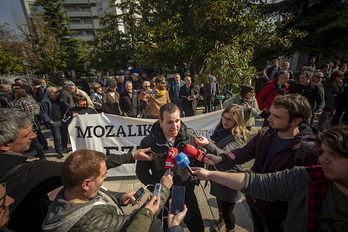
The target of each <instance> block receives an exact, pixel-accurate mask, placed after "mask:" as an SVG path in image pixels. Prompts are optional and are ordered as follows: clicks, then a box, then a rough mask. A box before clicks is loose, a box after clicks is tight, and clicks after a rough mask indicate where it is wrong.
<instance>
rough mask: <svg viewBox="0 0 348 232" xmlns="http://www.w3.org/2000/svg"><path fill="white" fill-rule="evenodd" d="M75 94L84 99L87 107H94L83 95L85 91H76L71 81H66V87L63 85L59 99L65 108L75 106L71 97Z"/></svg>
mask: <svg viewBox="0 0 348 232" xmlns="http://www.w3.org/2000/svg"><path fill="white" fill-rule="evenodd" d="M76 94H79V95H82V96H84V97H86V99H87V102H88V105H89V106H91V107H94V105H93V102H92V100H91V98H90V97H89V96H88V95H87V94H86V93H85V91H83V90H81V89H78V88H77V87H76V85H75V83H73V82H72V81H68V82H67V83H66V85H64V87H63V89H62V91H61V94H60V97H61V98H62V99H63V101H64V102H65V104H66V105H67V107H72V106H74V105H75V103H74V99H73V97H74V95H76Z"/></svg>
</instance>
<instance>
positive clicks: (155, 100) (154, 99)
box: [139, 91, 170, 118]
mask: <svg viewBox="0 0 348 232" xmlns="http://www.w3.org/2000/svg"><path fill="white" fill-rule="evenodd" d="M144 99H148V100H149V102H150V111H151V117H152V118H158V115H159V109H160V108H161V106H163V105H164V104H167V103H170V97H169V93H168V91H166V92H165V94H163V95H158V94H157V95H154V94H144V92H141V93H140V94H139V100H144Z"/></svg>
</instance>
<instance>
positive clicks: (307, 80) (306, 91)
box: [290, 71, 325, 125]
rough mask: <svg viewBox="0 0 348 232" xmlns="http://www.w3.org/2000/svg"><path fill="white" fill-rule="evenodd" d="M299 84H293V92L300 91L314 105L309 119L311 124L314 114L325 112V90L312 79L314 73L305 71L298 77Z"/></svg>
mask: <svg viewBox="0 0 348 232" xmlns="http://www.w3.org/2000/svg"><path fill="white" fill-rule="evenodd" d="M298 82H299V83H298V84H295V85H294V86H292V88H291V90H290V92H291V93H299V94H301V95H302V96H304V97H305V98H307V100H308V101H309V103H310V104H311V107H312V117H311V118H310V120H309V121H308V123H309V124H310V125H311V124H312V123H313V120H314V116H316V115H319V114H321V113H322V112H323V109H324V106H325V101H324V91H323V89H321V88H320V87H319V86H318V85H317V84H315V83H314V82H313V80H312V73H310V72H308V71H304V72H302V73H301V74H300V76H299V77H298Z"/></svg>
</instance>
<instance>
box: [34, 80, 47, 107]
mask: <svg viewBox="0 0 348 232" xmlns="http://www.w3.org/2000/svg"><path fill="white" fill-rule="evenodd" d="M32 84H33V85H34V89H33V90H34V93H35V99H36V101H37V102H39V103H40V102H41V101H42V99H44V98H45V97H46V96H47V84H46V80H45V79H43V78H41V79H39V80H33V81H32Z"/></svg>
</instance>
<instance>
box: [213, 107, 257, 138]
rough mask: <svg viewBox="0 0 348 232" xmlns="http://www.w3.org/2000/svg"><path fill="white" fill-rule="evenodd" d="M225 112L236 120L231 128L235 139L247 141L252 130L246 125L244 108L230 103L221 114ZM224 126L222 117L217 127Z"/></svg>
mask: <svg viewBox="0 0 348 232" xmlns="http://www.w3.org/2000/svg"><path fill="white" fill-rule="evenodd" d="M225 113H229V114H230V115H231V116H232V118H233V120H234V121H235V122H236V124H235V125H234V127H232V128H231V137H233V138H234V139H235V140H237V141H240V142H243V143H246V142H247V141H248V137H249V134H250V132H249V131H248V129H247V128H246V127H245V122H244V117H243V112H242V109H241V108H240V107H239V106H238V105H229V106H228V107H226V108H225V109H224V111H223V112H222V114H221V116H222V115H224V114H225ZM218 128H222V119H220V121H219V123H218V125H217V126H216V128H215V129H218Z"/></svg>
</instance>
